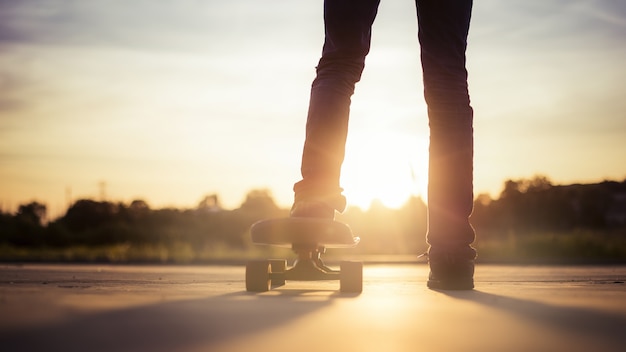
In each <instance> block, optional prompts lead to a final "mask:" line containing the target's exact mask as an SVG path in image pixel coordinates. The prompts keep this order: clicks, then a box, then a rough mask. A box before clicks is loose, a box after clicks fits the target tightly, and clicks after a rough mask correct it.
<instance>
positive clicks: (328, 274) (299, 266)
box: [246, 218, 363, 293]
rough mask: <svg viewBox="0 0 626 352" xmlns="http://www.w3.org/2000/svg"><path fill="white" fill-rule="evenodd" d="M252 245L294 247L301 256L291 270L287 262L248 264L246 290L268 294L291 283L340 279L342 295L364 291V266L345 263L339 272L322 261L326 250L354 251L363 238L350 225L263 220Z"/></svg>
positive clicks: (253, 230)
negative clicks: (355, 234) (343, 293)
mask: <svg viewBox="0 0 626 352" xmlns="http://www.w3.org/2000/svg"><path fill="white" fill-rule="evenodd" d="M250 234H251V236H252V242H253V243H255V244H261V245H273V246H280V247H288V248H291V249H292V250H293V251H294V252H295V253H296V255H297V256H298V258H297V260H296V262H295V263H294V265H293V266H292V267H290V268H287V260H285V259H269V260H255V261H250V262H248V264H247V265H246V290H247V291H249V292H265V291H269V290H270V289H271V288H272V287H277V286H283V285H285V282H286V281H287V280H293V281H317V280H339V289H340V291H341V292H352V293H358V292H361V291H362V290H363V263H362V262H355V261H342V262H341V263H340V267H339V270H334V269H331V268H329V267H327V266H326V265H324V263H323V262H322V259H321V255H322V254H324V253H325V251H326V248H352V247H355V246H356V245H357V244H358V243H359V240H360V239H359V238H358V237H354V236H353V235H352V230H350V227H349V226H348V225H346V224H343V223H340V222H337V221H333V220H326V219H312V218H282V219H270V220H263V221H259V222H257V223H255V224H254V225H252V227H251V228H250Z"/></svg>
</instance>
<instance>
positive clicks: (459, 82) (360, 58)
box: [294, 0, 475, 285]
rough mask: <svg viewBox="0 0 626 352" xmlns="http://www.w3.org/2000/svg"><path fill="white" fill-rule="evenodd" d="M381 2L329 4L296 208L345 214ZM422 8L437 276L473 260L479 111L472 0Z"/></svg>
mask: <svg viewBox="0 0 626 352" xmlns="http://www.w3.org/2000/svg"><path fill="white" fill-rule="evenodd" d="M379 2H380V0H326V1H325V2H324V23H325V33H326V38H325V42H324V48H323V51H322V58H321V59H320V61H319V65H318V66H317V76H316V78H315V80H314V81H313V84H312V87H311V97H310V105H309V112H308V117H307V124H306V140H305V143H304V150H303V155H302V166H301V172H302V180H301V181H300V182H298V183H296V184H295V186H294V191H295V203H294V209H295V208H297V205H298V204H299V203H302V202H303V201H304V202H308V201H311V200H313V201H314V202H316V203H323V204H326V205H327V207H328V209H330V211H331V213H332V214H333V215H334V210H338V211H343V210H344V207H345V198H344V197H343V196H342V195H341V192H342V189H341V187H340V184H339V178H340V170H341V164H342V162H343V159H344V153H345V143H346V136H347V132H348V119H349V115H350V98H351V96H352V94H353V93H354V87H355V84H356V82H358V81H359V80H360V78H361V73H362V71H363V68H364V64H365V57H366V55H367V54H368V52H369V49H370V39H371V28H372V23H373V22H374V19H375V17H376V13H377V9H378V5H379ZM416 5H417V16H418V23H419V33H418V36H419V41H420V45H421V60H422V69H423V76H424V96H425V99H426V103H427V105H428V118H429V126H430V149H429V182H428V209H429V213H428V234H427V241H428V243H429V244H430V245H431V248H430V250H429V260H430V262H431V271H432V270H433V265H434V266H435V267H437V265H438V264H437V263H443V262H450V261H451V260H452V259H454V260H457V261H459V260H460V261H469V262H471V261H472V260H473V259H474V257H475V251H474V249H473V248H471V246H470V244H471V243H472V242H473V241H474V230H473V229H472V227H471V226H470V224H469V220H468V217H469V216H470V214H471V211H472V204H473V185H472V179H473V175H472V174H473V127H472V120H473V111H472V108H471V106H470V100H469V95H468V88H467V71H466V69H465V49H466V46H467V35H468V30H469V23H470V17H471V9H472V0H416ZM309 208H310V207H309ZM301 209H304V208H301ZM296 213H299V214H296V215H298V216H300V215H304V216H306V215H307V212H306V211H301V212H297V211H296ZM311 213H312V214H313V213H316V212H315V211H312V212H311ZM323 213H324V214H327V215H328V214H330V213H329V212H323ZM314 216H315V215H314ZM328 217H330V216H328ZM450 258H452V259H450ZM444 259H445V260H444ZM454 260H452V261H454ZM471 263H472V265H471V272H472V273H473V262H471ZM448 267H449V265H448ZM435 271H438V270H437V268H435ZM465 271H466V274H467V272H469V269H468V270H465ZM466 276H467V275H466ZM429 284H430V282H429ZM472 285H473V284H472Z"/></svg>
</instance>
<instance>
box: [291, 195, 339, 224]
mask: <svg viewBox="0 0 626 352" xmlns="http://www.w3.org/2000/svg"><path fill="white" fill-rule="evenodd" d="M290 216H291V217H292V218H319V219H328V220H334V219H335V208H333V207H332V206H330V205H328V204H326V203H324V202H322V201H306V200H301V201H297V202H295V203H294V204H293V207H291V213H290Z"/></svg>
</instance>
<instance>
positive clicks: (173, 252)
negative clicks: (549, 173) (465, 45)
mask: <svg viewBox="0 0 626 352" xmlns="http://www.w3.org/2000/svg"><path fill="white" fill-rule="evenodd" d="M475 247H476V248H477V249H478V253H479V257H478V261H479V262H481V263H507V264H533V263H535V264H611V263H626V235H625V234H623V233H621V232H619V233H604V232H602V233H599V232H592V231H576V232H572V233H552V232H542V233H515V232H510V233H506V234H501V233H483V232H480V231H479V233H478V238H477V241H476V243H475ZM346 254H347V255H350V256H353V255H354V253H352V252H350V253H346ZM359 254H362V255H376V254H380V253H375V252H372V253H370V251H367V252H362V251H361V252H359ZM384 254H386V255H393V253H384ZM397 254H406V253H397ZM293 256H294V255H293V253H292V252H291V250H290V249H288V248H276V247H271V246H255V245H252V244H248V245H246V246H244V247H242V248H235V247H232V246H228V245H226V244H220V243H217V244H211V245H205V246H202V247H194V246H192V245H191V244H189V243H186V242H177V243H173V244H170V245H163V244H149V245H130V244H116V245H109V246H69V247H63V248H56V247H17V246H8V245H0V261H3V262H59V263H72V262H81V263H120V264H121V263H153V264H192V263H193V264H200V263H215V262H222V263H228V262H231V263H241V262H245V261H246V260H249V259H255V258H292V257H293Z"/></svg>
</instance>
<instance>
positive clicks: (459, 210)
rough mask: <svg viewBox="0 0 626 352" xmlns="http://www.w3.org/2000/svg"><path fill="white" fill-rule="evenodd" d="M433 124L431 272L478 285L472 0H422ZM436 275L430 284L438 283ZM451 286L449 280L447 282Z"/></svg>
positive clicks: (454, 284) (424, 65) (420, 16)
mask: <svg viewBox="0 0 626 352" xmlns="http://www.w3.org/2000/svg"><path fill="white" fill-rule="evenodd" d="M416 2H417V9H418V19H419V39H420V44H421V58H422V68H423V73H424V95H425V99H426V103H427V105H428V118H429V126H430V149H429V175H428V234H427V241H428V243H429V244H430V249H429V261H430V267H431V275H433V274H434V276H435V277H438V278H439V279H446V278H450V280H449V281H450V285H448V286H449V287H437V288H472V287H473V279H472V277H473V272H474V265H473V260H474V258H475V256H476V252H475V250H474V249H473V248H472V247H471V246H470V245H471V243H472V242H473V241H474V237H475V236H474V230H473V228H472V226H471V225H470V223H469V219H468V218H469V216H470V214H471V212H472V205H473V127H472V120H473V110H472V108H471V106H470V99H469V94H468V88H467V71H466V68H465V49H466V46H467V35H468V30H469V23H470V17H471V9H472V0H416ZM435 281H436V280H435V278H433V277H431V280H430V281H429V286H431V287H432V286H437V285H438V283H437V282H435ZM444 286H445V283H444Z"/></svg>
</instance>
